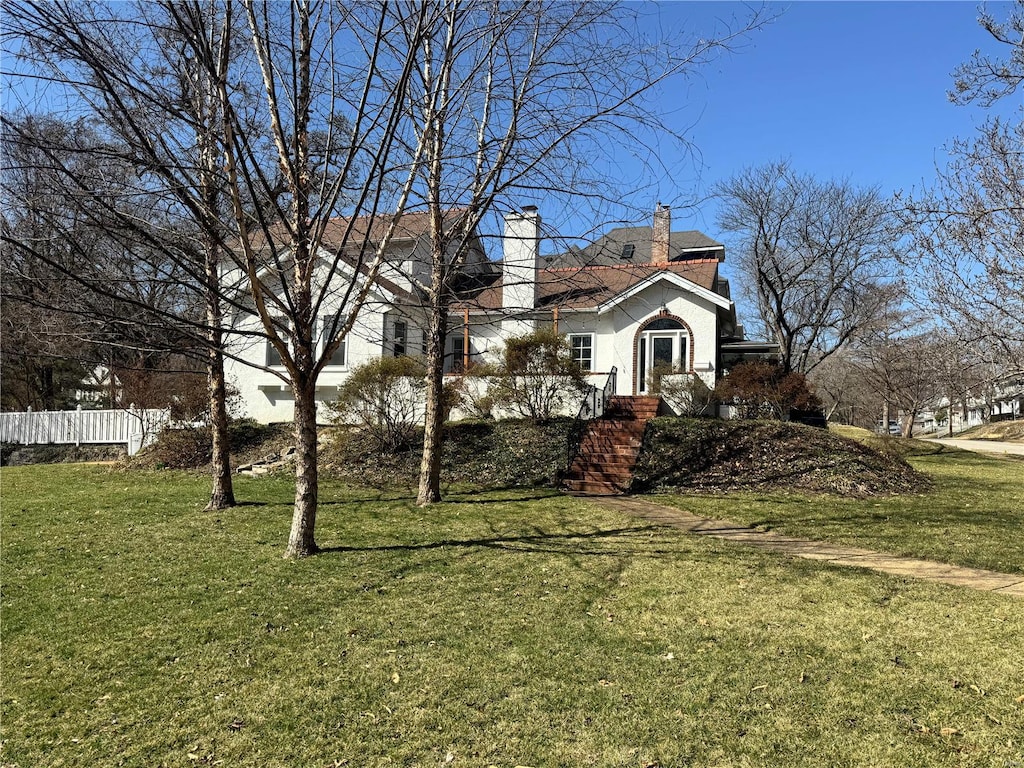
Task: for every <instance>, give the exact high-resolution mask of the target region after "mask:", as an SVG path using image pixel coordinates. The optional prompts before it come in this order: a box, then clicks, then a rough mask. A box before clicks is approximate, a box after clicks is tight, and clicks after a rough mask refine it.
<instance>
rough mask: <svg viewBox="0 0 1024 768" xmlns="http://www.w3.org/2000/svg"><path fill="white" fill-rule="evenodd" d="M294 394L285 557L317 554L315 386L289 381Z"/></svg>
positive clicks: (305, 382)
mask: <svg viewBox="0 0 1024 768" xmlns="http://www.w3.org/2000/svg"><path fill="white" fill-rule="evenodd" d="M292 387H293V391H294V392H295V417H294V418H295V424H294V429H295V509H294V512H293V513H292V530H291V534H290V535H289V537H288V549H287V550H286V551H285V557H306V556H307V555H314V554H316V553H317V552H318V551H319V547H317V545H316V541H315V540H314V538H313V534H314V531H315V529H316V504H317V464H316V462H317V450H316V448H317V446H316V385H315V383H314V382H311V381H301V382H300V381H294V380H293V381H292Z"/></svg>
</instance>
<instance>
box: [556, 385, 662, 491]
mask: <svg viewBox="0 0 1024 768" xmlns="http://www.w3.org/2000/svg"><path fill="white" fill-rule="evenodd" d="M660 404H661V398H659V397H612V398H609V400H608V405H607V406H606V408H605V413H604V416H602V417H601V418H599V419H594V420H592V421H590V422H588V423H587V428H586V430H585V431H584V433H583V438H582V440H581V441H580V450H579V453H578V454H577V455H576V458H575V459H574V460H573V462H572V465H571V466H570V467H569V472H568V475H567V476H566V479H565V488H566V489H567V490H569V491H571V492H573V493H578V494H582V495H586V496H613V495H617V494H622V493H625V492H626V491H628V490H629V484H630V482H631V481H632V479H633V468H634V467H635V466H636V457H637V455H638V454H639V453H640V443H641V441H642V439H643V435H644V427H645V426H646V424H647V420H648V419H652V418H654V417H655V416H657V415H658V406H659V405H660Z"/></svg>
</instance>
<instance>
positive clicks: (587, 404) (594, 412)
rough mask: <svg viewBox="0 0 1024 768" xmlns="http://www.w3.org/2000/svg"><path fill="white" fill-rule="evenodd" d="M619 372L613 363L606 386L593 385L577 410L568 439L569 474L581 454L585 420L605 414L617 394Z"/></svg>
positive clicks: (567, 461) (567, 470)
mask: <svg viewBox="0 0 1024 768" xmlns="http://www.w3.org/2000/svg"><path fill="white" fill-rule="evenodd" d="M618 374H619V369H618V368H617V367H616V366H614V365H613V366H612V369H611V370H610V371H609V372H608V378H607V379H605V382H604V386H603V387H601V388H600V389H598V388H597V387H595V386H591V387H590V392H588V393H587V396H586V397H584V398H583V402H582V403H581V404H580V409H579V411H577V412H576V419H575V421H574V422H573V426H572V429H570V430H569V435H568V438H567V440H566V446H565V455H566V459H565V471H566V474H568V472H569V468H570V467H572V463H573V461H575V460H576V457H577V456H578V455H579V452H580V443H582V442H583V433H584V432H585V431H586V424H585V422H587V421H590V420H591V419H599V418H601V416H603V415H604V410H605V406H607V405H608V401H609V400H610V399H611V398H612V397H613V396H614V395H615V387H616V382H617V380H618Z"/></svg>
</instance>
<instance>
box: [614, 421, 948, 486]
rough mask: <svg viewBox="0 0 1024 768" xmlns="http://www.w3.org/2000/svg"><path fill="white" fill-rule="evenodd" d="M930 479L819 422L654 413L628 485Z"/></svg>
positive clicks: (912, 482) (916, 482) (920, 482)
mask: <svg viewBox="0 0 1024 768" xmlns="http://www.w3.org/2000/svg"><path fill="white" fill-rule="evenodd" d="M929 486H930V481H929V480H928V478H927V477H925V476H924V475H922V474H921V473H920V472H917V471H916V470H915V469H913V468H912V467H911V466H910V465H909V464H907V462H906V461H905V460H904V459H902V458H901V457H900V456H898V455H895V454H891V453H881V452H879V451H876V450H874V449H872V448H870V447H868V446H866V445H862V444H860V443H858V442H856V441H854V440H849V439H847V438H844V437H839V436H838V435H835V434H831V433H829V432H828V431H826V430H823V429H816V428H814V427H806V426H803V425H801V424H792V423H788V422H779V421H717V420H711V419H674V418H659V419H653V420H652V421H650V422H649V423H648V425H647V431H646V433H645V434H644V445H643V449H642V450H641V453H640V457H639V459H638V461H637V466H636V472H635V475H634V479H633V486H632V490H633V491H634V492H649V491H655V490H669V489H686V490H690V491H694V490H695V491H715V492H720V491H731V490H771V489H779V490H804V491H815V492H820V493H836V494H842V495H847V496H849V495H855V496H877V495H888V494H894V493H913V492H918V491H922V490H925V489H927V488H928V487H929Z"/></svg>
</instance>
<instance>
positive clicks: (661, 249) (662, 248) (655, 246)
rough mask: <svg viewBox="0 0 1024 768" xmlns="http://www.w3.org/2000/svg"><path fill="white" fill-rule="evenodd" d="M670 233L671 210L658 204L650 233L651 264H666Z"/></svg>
mask: <svg viewBox="0 0 1024 768" xmlns="http://www.w3.org/2000/svg"><path fill="white" fill-rule="evenodd" d="M671 232H672V210H671V209H670V208H669V207H668V206H667V205H662V204H661V203H658V207H657V208H655V209H654V227H653V229H652V231H651V263H652V264H668V239H669V235H670V234H671Z"/></svg>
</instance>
